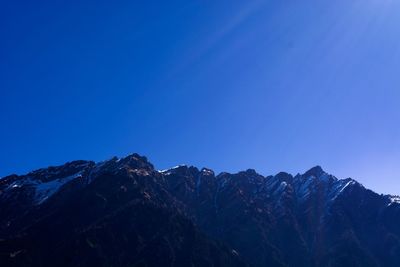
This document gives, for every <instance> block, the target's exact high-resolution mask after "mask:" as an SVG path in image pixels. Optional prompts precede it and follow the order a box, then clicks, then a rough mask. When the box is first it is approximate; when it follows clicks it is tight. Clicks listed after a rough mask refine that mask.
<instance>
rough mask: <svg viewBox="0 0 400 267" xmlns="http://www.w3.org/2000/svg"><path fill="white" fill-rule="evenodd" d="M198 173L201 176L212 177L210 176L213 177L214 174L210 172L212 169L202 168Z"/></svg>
mask: <svg viewBox="0 0 400 267" xmlns="http://www.w3.org/2000/svg"><path fill="white" fill-rule="evenodd" d="M200 172H201V173H202V174H203V175H212V176H215V173H214V171H213V170H212V169H209V168H205V167H204V168H202V169H201V170H200Z"/></svg>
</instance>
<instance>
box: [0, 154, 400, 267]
mask: <svg viewBox="0 0 400 267" xmlns="http://www.w3.org/2000/svg"><path fill="white" fill-rule="evenodd" d="M0 263H1V266H10V267H13V266H15V267H17V266H18V267H20V266H46V267H47V266H59V267H63V266H82V267H89V266H104V267H106V266H107V267H117V266H118V267H119V266H124V267H125V266H126V267H128V266H147V267H153V266H154V267H155V266H266V267H267V266H271V267H275V266H276V267H278V266H279V267H284V266H291V267H292V266H293V267H320V266H321V267H325V266H327V267H328V266H329V267H336V266H337V267H346V266H349V267H358V266H360V267H369V266H371V267H372V266H373V267H375V266H376V267H378V266H382V267H398V266H400V198H399V197H397V196H391V195H382V194H377V193H375V192H373V191H371V190H369V189H366V188H365V187H364V186H363V185H362V184H360V183H358V182H357V181H355V180H353V179H351V178H347V179H338V178H336V177H335V176H333V175H330V174H328V173H326V172H325V171H324V170H323V169H322V168H321V167H319V166H316V167H313V168H311V169H310V170H309V171H307V172H305V173H304V174H297V175H294V176H293V175H291V174H289V173H285V172H281V173H278V174H276V175H273V176H262V175H260V174H258V173H257V172H256V171H255V170H252V169H248V170H246V171H241V172H238V173H234V174H231V173H226V172H223V173H219V174H218V175H216V174H215V173H214V171H213V170H211V169H208V168H202V169H199V168H196V167H193V166H186V165H180V166H176V167H173V168H170V169H167V170H157V169H156V168H155V167H154V166H153V165H152V164H151V163H150V162H149V161H148V160H147V158H146V157H143V156H140V155H138V154H132V155H129V156H127V157H124V158H116V157H115V158H112V159H110V160H107V161H103V162H97V163H96V162H93V161H83V160H79V161H73V162H69V163H66V164H64V165H62V166H57V167H48V168H44V169H39V170H36V171H33V172H30V173H28V174H26V175H10V176H7V177H3V178H1V179H0Z"/></svg>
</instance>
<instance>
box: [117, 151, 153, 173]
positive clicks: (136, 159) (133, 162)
mask: <svg viewBox="0 0 400 267" xmlns="http://www.w3.org/2000/svg"><path fill="white" fill-rule="evenodd" d="M118 162H120V163H121V164H126V165H129V166H130V167H132V168H145V169H154V166H153V164H151V163H150V162H149V161H148V160H147V158H146V157H145V156H141V155H139V154H137V153H133V154H130V155H128V156H126V157H123V158H121V159H119V160H118Z"/></svg>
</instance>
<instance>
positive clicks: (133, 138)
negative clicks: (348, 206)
mask: <svg viewBox="0 0 400 267" xmlns="http://www.w3.org/2000/svg"><path fill="white" fill-rule="evenodd" d="M0 5H1V6H0V36H1V42H0V122H1V123H0V176H5V175H8V174H10V173H19V174H22V173H25V172H28V171H30V170H32V169H36V168H39V167H45V166H48V165H57V164H61V163H63V162H65V161H70V160H74V159H93V160H96V161H98V160H103V159H107V158H110V157H111V156H113V155H117V156H124V155H126V154H128V153H131V152H138V153H140V154H143V155H146V156H148V157H149V159H150V160H151V161H152V162H153V163H154V164H155V165H156V167H157V168H159V169H161V168H166V167H170V166H173V165H176V164H180V163H187V164H193V165H196V166H198V167H202V166H207V167H210V168H213V169H215V170H216V171H231V172H234V171H238V170H241V169H246V168H254V169H256V170H257V171H259V172H260V173H262V174H273V173H276V172H278V171H282V170H285V171H288V172H291V173H297V172H303V171H305V170H307V169H308V168H310V167H312V166H314V165H317V164H318V165H321V166H322V167H323V168H324V169H325V170H326V171H328V172H330V173H333V174H335V175H337V176H338V177H341V178H345V177H349V176H351V177H353V178H355V179H357V180H359V181H360V182H362V183H363V184H364V185H365V186H367V187H369V188H372V189H374V190H376V191H377V192H380V193H383V192H387V193H394V194H400V180H399V178H400V27H399V25H400V16H399V14H400V1H395V0H337V1H328V0H287V1H281V0H279V1H278V0H269V1H257V0H255V1H247V0H246V1H244V0H243V1H232V0H226V1H225V0H221V1H208V0H206V1H204V0H193V1H187V0H185V1H124V2H122V1H91V2H89V1H57V0H52V1H25V2H23V1H2V2H1V4H0Z"/></svg>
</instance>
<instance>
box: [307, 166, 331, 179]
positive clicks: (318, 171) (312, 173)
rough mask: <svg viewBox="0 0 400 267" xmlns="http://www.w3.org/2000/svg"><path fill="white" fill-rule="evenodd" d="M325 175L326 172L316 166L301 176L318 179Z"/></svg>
mask: <svg viewBox="0 0 400 267" xmlns="http://www.w3.org/2000/svg"><path fill="white" fill-rule="evenodd" d="M323 174H326V172H325V171H324V170H323V169H322V167H321V166H319V165H317V166H314V167H312V168H311V169H309V170H308V171H306V172H305V173H304V174H303V176H306V177H309V176H314V177H320V176H321V175H323Z"/></svg>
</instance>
